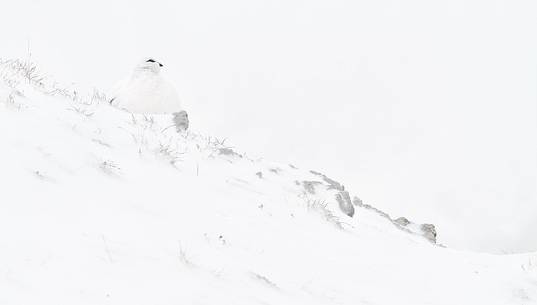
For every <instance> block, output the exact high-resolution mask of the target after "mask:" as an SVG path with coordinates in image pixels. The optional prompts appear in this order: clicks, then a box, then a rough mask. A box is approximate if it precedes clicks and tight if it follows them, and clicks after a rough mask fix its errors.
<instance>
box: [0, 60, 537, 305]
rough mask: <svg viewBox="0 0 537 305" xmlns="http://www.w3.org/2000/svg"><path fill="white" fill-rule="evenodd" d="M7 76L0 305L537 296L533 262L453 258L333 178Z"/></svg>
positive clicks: (0, 159) (23, 71) (74, 92)
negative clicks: (252, 154) (254, 155)
mask: <svg viewBox="0 0 537 305" xmlns="http://www.w3.org/2000/svg"><path fill="white" fill-rule="evenodd" d="M0 78H1V80H2V81H1V83H0V140H1V143H2V149H1V150H0V169H1V173H0V185H2V191H1V192H0V232H1V233H0V234H1V235H0V236H1V238H0V274H1V275H2V276H0V304H8V305H10V304H40V305H44V304H395V303H398V304H530V303H532V302H536V300H537V253H529V254H519V255H490V254H478V253H471V252H462V251H455V250H452V249H448V248H445V247H442V246H440V245H437V244H436V243H435V241H436V231H435V229H434V226H432V225H430V224H423V225H422V224H415V223H413V222H411V221H409V220H407V219H406V218H404V217H400V218H395V217H392V216H390V215H388V214H386V213H384V212H383V211H380V210H378V209H376V208H375V207H374V206H372V205H370V204H367V203H364V202H362V201H361V200H360V199H359V194H354V193H353V192H352V190H348V189H346V188H345V187H344V186H343V185H342V184H341V183H339V182H337V181H336V180H333V179H331V178H329V177H327V176H325V175H324V174H322V173H319V172H316V171H311V170H303V169H299V168H297V167H295V166H294V165H291V164H279V163H274V162H269V161H267V160H264V159H262V158H257V157H253V156H251V155H248V154H246V153H243V152H241V151H240V150H239V149H236V148H234V147H231V146H228V143H226V141H225V140H224V139H217V138H214V137H210V136H204V135H200V134H196V133H194V132H187V133H177V132H176V130H175V128H173V122H172V120H173V118H172V117H171V116H166V115H161V116H158V115H152V116H143V115H132V114H129V113H127V112H124V111H121V110H118V109H116V108H114V107H111V106H110V105H109V104H108V103H107V102H106V100H107V99H106V97H105V95H104V94H103V93H101V92H100V91H98V90H89V91H85V90H82V89H80V88H74V87H68V86H63V85H60V84H58V83H57V82H55V81H53V80H52V79H50V78H48V77H45V76H43V74H41V73H40V72H39V71H37V69H36V67H35V65H33V64H32V63H30V62H25V61H20V60H1V61H0ZM199 115H201V114H199ZM194 125H195V123H194ZM194 128H195V127H194ZM282 149H285V148H282ZM439 234H441V232H440V233H439Z"/></svg>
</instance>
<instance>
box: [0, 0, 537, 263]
mask: <svg viewBox="0 0 537 305" xmlns="http://www.w3.org/2000/svg"><path fill="white" fill-rule="evenodd" d="M3 7H4V9H3V12H2V17H1V18H0V29H1V30H0V33H1V35H2V40H1V41H2V42H1V43H0V49H1V52H0V57H25V56H26V54H27V46H28V42H29V45H30V49H31V53H32V58H33V59H34V60H35V61H36V62H38V63H39V64H40V66H41V67H42V68H43V70H44V71H46V72H48V73H50V74H51V75H53V76H54V77H55V78H57V79H58V80H60V81H63V82H68V81H72V82H76V83H78V84H79V85H81V86H97V87H99V88H102V89H105V88H109V87H111V86H112V85H113V83H114V82H115V81H117V80H118V79H119V78H121V77H123V76H124V75H126V74H128V73H129V72H130V70H131V69H132V67H133V66H134V65H135V64H136V62H137V61H138V60H139V59H140V58H141V57H144V56H152V57H155V58H156V59H158V60H160V61H161V62H163V63H164V65H165V68H166V70H167V72H168V76H169V77H170V79H171V80H172V81H173V82H174V83H175V84H176V85H177V87H178V89H179V91H180V95H181V97H182V99H183V101H184V105H185V107H186V108H187V109H188V110H189V113H190V117H191V121H192V128H193V129H196V130H199V131H203V132H207V133H209V134H213V135H216V136H219V137H222V138H228V139H229V140H228V141H229V142H230V143H233V144H234V145H235V146H236V147H238V148H239V150H241V151H247V152H250V153H252V154H253V155H257V156H263V157H265V158H268V159H273V160H277V161H281V162H289V163H293V164H295V165H297V166H299V167H303V168H311V169H315V170H319V171H324V172H325V173H326V174H327V175H329V176H331V177H332V178H334V179H336V180H339V181H341V182H343V183H344V184H345V185H346V187H347V188H348V189H350V190H351V192H352V193H353V194H356V195H358V196H360V197H361V198H362V199H363V200H364V201H365V202H367V203H370V204H372V205H375V206H378V207H380V208H383V209H385V210H387V211H388V212H390V213H392V214H393V215H397V216H399V215H404V216H407V217H409V218H412V219H413V220H415V221H416V222H432V223H435V224H436V225H437V227H438V230H439V232H440V236H439V237H440V241H441V242H444V243H446V244H448V245H450V246H453V247H457V248H469V249H474V250H481V251H492V252H502V253H503V252H517V251H527V250H535V249H537V238H535V236H536V233H537V221H536V220H537V177H536V176H537V137H536V136H537V38H536V37H537V18H536V17H535V16H537V3H536V2H534V1H475V0H474V1H459V0H456V1H418V0H410V1H387V0H382V1H374V2H373V1H342V0H336V1H317V0H316V1H298V0H292V1H291V0H288V1H246V0H243V1H238V0H234V1H216V0H213V1H161V0H155V1H148V2H145V3H144V2H140V1H115V2H113V3H112V2H109V1H91V2H89V1H88V2H74V1H16V2H15V1H12V2H11V3H9V4H8V5H6V4H4V5H3Z"/></svg>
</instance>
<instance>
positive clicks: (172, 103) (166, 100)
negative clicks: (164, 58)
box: [110, 58, 188, 130]
mask: <svg viewBox="0 0 537 305" xmlns="http://www.w3.org/2000/svg"><path fill="white" fill-rule="evenodd" d="M163 66H164V65H162V64H161V63H160V62H158V61H156V60H154V59H152V58H147V59H144V60H143V61H141V62H140V63H139V64H138V66H137V67H136V68H135V69H134V71H133V73H132V75H131V76H130V77H129V78H127V79H126V80H125V81H123V82H121V83H120V84H118V86H117V87H116V88H117V89H116V91H115V93H114V94H113V95H112V99H111V100H110V104H112V105H113V106H115V107H118V108H122V109H125V110H127V111H129V112H131V113H139V114H174V122H175V124H176V126H177V129H178V130H179V129H182V130H186V129H187V128H188V115H187V113H186V111H184V110H183V108H182V106H181V101H180V100H179V97H178V95H177V91H176V90H175V88H174V87H173V85H172V84H171V83H170V82H168V81H167V80H166V79H164V78H163V77H162V74H161V73H160V70H161V69H162V67H163Z"/></svg>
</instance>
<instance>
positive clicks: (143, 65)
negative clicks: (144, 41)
mask: <svg viewBox="0 0 537 305" xmlns="http://www.w3.org/2000/svg"><path fill="white" fill-rule="evenodd" d="M162 67H164V65H163V64H161V63H160V62H158V61H156V60H154V59H153V58H144V59H143V60H142V61H141V62H140V63H139V64H138V66H137V67H136V68H137V69H139V70H148V71H152V72H155V73H158V72H160V69H161V68H162Z"/></svg>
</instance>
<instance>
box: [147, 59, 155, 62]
mask: <svg viewBox="0 0 537 305" xmlns="http://www.w3.org/2000/svg"><path fill="white" fill-rule="evenodd" d="M145 62H155V60H154V59H148V60H146V61H145Z"/></svg>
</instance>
